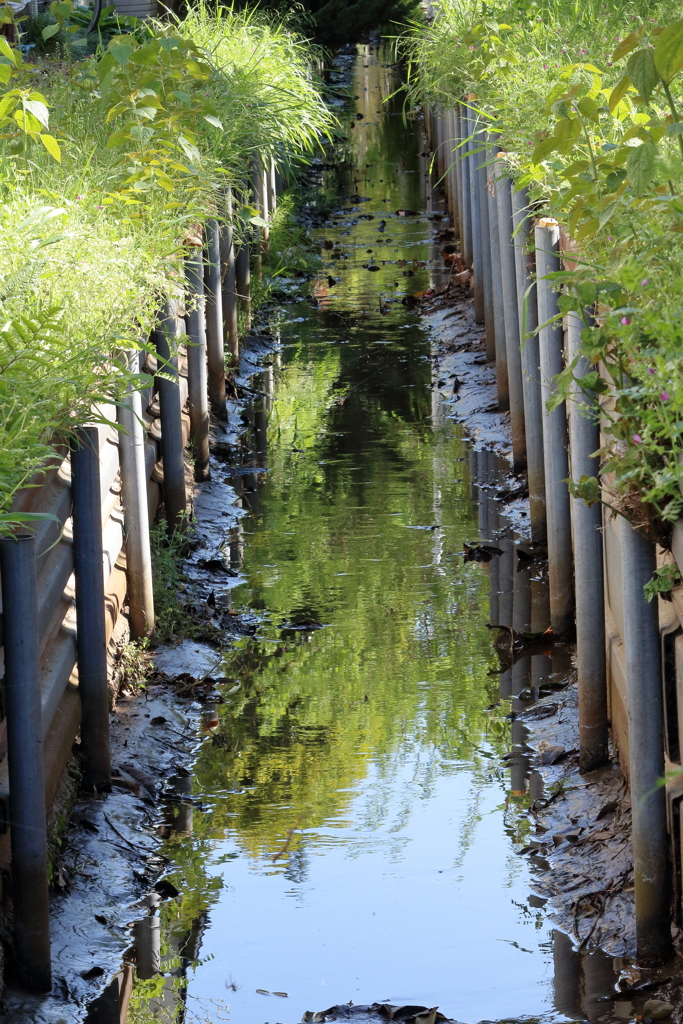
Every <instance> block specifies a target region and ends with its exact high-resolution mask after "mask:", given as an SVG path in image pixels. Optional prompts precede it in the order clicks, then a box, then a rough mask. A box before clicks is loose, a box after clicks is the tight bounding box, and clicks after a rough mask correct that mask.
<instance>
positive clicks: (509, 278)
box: [494, 160, 526, 470]
mask: <svg viewBox="0 0 683 1024" xmlns="http://www.w3.org/2000/svg"><path fill="white" fill-rule="evenodd" d="M494 173H495V175H496V179H497V180H496V210H497V213H498V243H499V246H500V276H501V284H502V290H503V309H504V314H503V318H504V321H505V351H506V353H507V363H508V391H509V397H510V426H511V428H512V462H513V465H514V467H515V469H517V470H521V469H524V467H525V466H526V436H525V433H524V384H523V379H522V356H521V352H520V344H519V307H518V304H517V272H516V269H515V248H514V243H513V239H512V232H513V227H512V182H511V181H510V178H509V177H508V176H507V174H506V167H505V164H504V163H503V161H502V160H496V162H495V164H494Z"/></svg>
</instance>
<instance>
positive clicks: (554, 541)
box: [535, 218, 574, 634]
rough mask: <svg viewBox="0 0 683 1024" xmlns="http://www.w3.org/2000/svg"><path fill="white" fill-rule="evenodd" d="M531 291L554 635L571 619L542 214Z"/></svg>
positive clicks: (552, 242)
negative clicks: (550, 404)
mask: <svg viewBox="0 0 683 1024" xmlns="http://www.w3.org/2000/svg"><path fill="white" fill-rule="evenodd" d="M535 243H536V279H537V283H536V294H537V297H538V319H539V321H540V324H541V326H540V328H539V354H540V366H541V394H542V399H543V401H542V410H543V458H544V465H545V501H546V515H547V523H548V576H549V580H550V622H551V625H552V628H553V632H554V633H555V634H561V633H564V632H566V630H568V629H570V628H571V626H572V625H573V622H574V595H573V590H572V538H571V513H570V508H569V490H568V488H567V484H566V483H565V480H566V479H567V477H568V476H569V459H568V453H567V446H568V438H567V413H566V409H565V403H564V402H562V403H561V404H560V405H558V406H557V408H556V409H553V411H552V412H550V411H549V410H548V407H547V400H548V398H549V397H550V395H551V394H552V392H553V387H554V386H553V377H556V376H557V374H558V373H560V372H561V371H562V370H563V369H564V358H563V347H564V339H563V330H562V321H561V320H557V319H555V320H554V321H553V323H548V321H549V320H552V319H553V318H554V317H557V316H558V314H559V311H560V309H559V305H558V297H557V292H555V291H554V290H553V285H552V283H551V282H550V281H548V280H545V278H546V275H548V274H550V273H554V272H556V271H558V270H559V269H560V256H559V245H560V229H559V227H558V224H557V221H555V220H552V219H550V218H543V219H542V220H540V221H539V222H538V224H537V225H536V228H535Z"/></svg>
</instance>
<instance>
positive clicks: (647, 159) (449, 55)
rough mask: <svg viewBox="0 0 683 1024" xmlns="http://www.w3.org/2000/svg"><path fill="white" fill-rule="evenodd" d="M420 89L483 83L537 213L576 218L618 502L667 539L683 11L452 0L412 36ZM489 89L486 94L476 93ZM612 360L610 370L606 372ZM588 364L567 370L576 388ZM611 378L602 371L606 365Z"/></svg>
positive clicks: (585, 343) (680, 408) (590, 340)
mask: <svg viewBox="0 0 683 1024" xmlns="http://www.w3.org/2000/svg"><path fill="white" fill-rule="evenodd" d="M401 45H402V47H403V50H404V53H405V54H406V56H407V59H408V62H409V68H410V74H411V80H412V82H413V85H412V88H413V95H414V96H415V97H416V98H417V96H418V95H419V94H424V93H426V94H427V96H428V97H429V98H430V99H431V100H432V101H435V102H438V103H441V104H444V105H448V104H451V103H453V102H454V101H456V100H461V99H462V96H463V94H466V93H467V94H469V95H470V96H471V97H472V99H471V100H470V102H471V104H472V106H473V108H474V109H475V111H477V112H478V114H479V116H480V118H481V120H482V122H483V124H484V125H485V126H486V127H488V128H489V129H490V130H495V131H498V132H499V133H500V134H501V140H500V148H501V150H504V151H505V153H506V158H507V161H508V164H509V167H510V173H511V175H512V176H513V177H514V178H515V179H516V183H517V187H522V186H526V187H527V188H528V190H529V195H530V198H531V202H532V206H533V211H534V213H536V214H539V215H542V216H543V215H551V216H554V217H556V218H557V219H558V220H559V221H560V223H561V224H563V225H565V226H566V228H567V232H568V234H569V236H570V237H571V239H572V243H571V246H572V251H571V254H570V255H571V258H572V259H573V260H575V259H576V250H577V248H578V250H579V252H580V260H579V262H578V263H576V265H575V268H574V269H573V270H571V271H569V270H567V271H563V272H562V273H561V274H556V275H553V278H554V279H555V283H556V284H557V286H558V287H561V288H562V289H563V290H564V292H565V294H564V296H563V297H562V298H561V305H562V312H563V314H566V313H568V312H570V311H575V312H576V313H577V314H578V315H581V316H583V311H584V309H585V308H586V307H587V308H588V309H590V310H592V311H593V312H594V313H598V314H599V315H598V316H597V319H596V320H595V321H593V320H592V319H588V320H586V325H585V329H584V330H583V332H582V355H583V356H584V357H586V358H587V359H588V360H589V362H590V363H591V364H592V365H593V366H594V367H595V370H594V371H592V373H591V375H589V376H590V382H589V381H588V380H587V379H586V378H585V377H584V378H583V380H582V381H580V382H578V384H579V387H580V389H581V390H583V391H586V390H587V389H588V390H591V391H592V392H593V393H594V394H598V395H602V396H604V397H601V399H600V401H601V408H602V413H603V420H604V422H605V427H606V429H605V430H604V431H603V434H604V436H605V438H606V443H605V447H604V449H603V450H602V451H601V453H600V455H601V460H602V473H603V475H604V474H610V475H611V477H612V479H613V481H614V484H613V488H612V490H613V496H614V501H615V505H616V507H617V508H618V510H619V511H621V512H624V513H625V514H627V515H628V516H630V517H631V518H634V519H636V520H637V521H638V522H641V521H642V519H643V514H644V515H645V516H646V517H647V519H648V520H649V522H650V528H651V532H652V534H653V535H654V536H656V537H657V538H658V539H660V540H662V541H663V542H664V543H666V542H667V539H668V536H669V535H670V529H671V523H672V522H674V521H675V520H676V519H677V518H678V517H679V516H680V515H681V513H682V512H683V475H682V472H681V467H682V466H683V443H682V441H681V436H682V429H681V428H682V426H683V392H682V391H681V389H680V386H679V380H680V378H681V372H682V371H683V362H682V358H683V329H682V327H681V324H682V322H683V309H681V298H680V296H681V274H680V269H679V268H680V266H681V262H682V261H683V238H682V235H683V196H682V193H683V119H682V117H681V115H682V113H683V75H681V72H682V71H683V22H682V21H680V20H679V18H678V11H677V8H676V7H675V6H674V5H673V4H671V3H670V2H668V0H657V2H653V3H649V4H646V5H638V7H635V6H633V5H632V4H631V3H630V2H626V3H621V2H615V0H610V2H608V3H607V4H605V5H604V6H602V7H601V8H598V7H597V5H593V4H592V3H588V4H585V5H582V6H581V8H580V9H579V8H577V6H576V5H574V4H571V3H568V2H566V0H557V2H556V3H552V4H547V3H544V2H542V0H536V2H534V3H533V4H531V5H521V4H517V3H514V2H508V0H502V2H495V0H494V3H492V4H490V5H487V9H486V15H483V14H482V11H481V9H480V8H479V6H478V5H477V4H475V3H470V2H469V0H464V2H461V0H444V2H443V3H441V4H440V5H439V8H438V12H437V17H436V19H435V21H434V23H433V24H432V25H430V26H427V27H425V26H424V25H420V26H417V25H416V26H415V28H414V30H413V32H412V34H411V35H410V36H409V37H407V38H406V39H405V40H404V41H403V42H402V44H401ZM475 97H476V98H475ZM598 367H601V368H602V369H601V373H600V374H598ZM573 374H574V368H573V367H570V368H568V370H567V371H565V373H564V374H562V375H561V377H560V378H559V379H558V381H557V392H556V395H555V396H554V397H553V398H552V399H551V404H552V402H553V401H554V402H555V403H557V402H558V401H563V400H565V399H568V398H572V397H575V396H576V383H577V382H576V381H575V380H574V379H573ZM600 377H602V380H601V382H600V383H598V380H599V378H600Z"/></svg>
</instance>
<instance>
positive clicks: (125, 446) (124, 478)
mask: <svg viewBox="0 0 683 1024" xmlns="http://www.w3.org/2000/svg"><path fill="white" fill-rule="evenodd" d="M127 358H128V359H129V360H130V364H131V365H130V369H131V370H132V371H134V372H137V370H138V369H139V353H138V352H132V353H129V354H128V356H127ZM117 416H118V421H119V424H120V426H121V428H122V429H121V430H120V431H119V459H120V462H121V499H122V501H123V510H124V526H125V531H126V578H127V581H128V609H129V621H130V635H131V637H132V638H133V640H138V639H140V638H141V637H149V636H152V634H153V633H154V590H153V587H152V555H151V550H150V543H149V507H148V504H147V469H146V466H145V441H146V432H145V428H144V424H143V422H142V402H141V398H140V392H139V391H138V390H137V389H136V388H135V387H134V386H133V384H132V382H131V383H129V385H128V388H127V391H126V400H125V403H123V404H121V405H120V406H119V407H118V411H117Z"/></svg>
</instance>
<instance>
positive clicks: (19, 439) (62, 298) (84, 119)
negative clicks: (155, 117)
mask: <svg viewBox="0 0 683 1024" xmlns="http://www.w3.org/2000/svg"><path fill="white" fill-rule="evenodd" d="M139 33H140V34H141V35H142V37H143V38H145V39H147V40H150V39H155V38H156V39H165V38H169V37H170V36H172V35H173V34H175V35H176V36H182V37H184V38H186V39H190V40H192V41H193V42H194V43H195V44H196V45H197V46H199V47H200V48H201V49H202V50H203V51H205V59H206V61H208V63H209V66H210V76H209V79H208V81H206V82H204V83H203V86H202V88H203V89H204V90H205V92H206V95H207V97H208V99H209V100H210V101H212V102H213V105H214V106H215V108H216V109H217V111H218V113H219V119H218V121H219V125H220V127H219V128H217V127H216V125H210V124H209V123H208V122H206V121H205V120H204V119H203V118H198V119H197V124H196V125H195V126H194V128H195V129H196V138H197V146H196V149H197V151H198V158H196V159H195V160H194V162H193V163H192V164H191V165H190V164H189V163H188V167H189V168H190V170H191V172H192V173H179V174H178V176H177V178H176V179H175V182H174V187H173V189H172V192H171V193H170V194H169V192H168V191H167V190H164V189H163V188H161V187H158V186H156V185H155V184H154V183H153V182H152V183H151V184H150V183H149V182H146V183H145V187H144V188H139V189H138V190H137V191H133V190H131V189H130V188H127V189H126V188H123V187H122V185H121V182H122V177H125V161H124V166H123V167H122V164H121V152H120V151H119V150H117V149H115V148H113V147H111V146H110V145H108V140H109V138H110V136H111V133H112V131H113V130H115V129H116V128H117V124H118V122H119V121H120V120H121V118H120V117H119V118H118V121H117V118H116V117H115V118H114V119H113V121H112V122H111V123H107V120H106V113H107V111H106V109H104V108H103V106H102V103H101V102H100V101H99V99H98V95H97V93H96V92H93V85H92V83H93V81H96V77H95V75H94V72H96V70H97V64H98V61H100V60H101V59H102V58H103V56H105V55H103V53H102V52H100V53H99V54H97V55H95V56H93V57H90V58H87V59H86V60H84V61H82V62H80V63H79V64H76V65H74V68H73V70H72V73H71V74H69V75H66V74H65V72H64V65H63V64H57V65H54V64H50V63H49V62H45V63H43V64H41V65H40V66H39V67H38V68H37V69H36V72H34V73H32V75H31V78H30V84H31V86H32V87H34V88H35V86H36V85H37V87H38V88H39V89H40V91H41V92H42V94H43V95H44V96H45V98H46V100H47V103H48V105H49V107H50V126H49V128H50V132H51V133H52V134H53V135H54V136H56V137H57V138H58V139H59V142H60V146H61V163H58V162H56V161H55V160H54V159H53V158H52V157H51V156H50V155H49V154H48V153H47V152H46V151H45V150H44V148H43V147H42V146H40V145H39V144H35V145H30V144H28V140H24V141H25V142H26V143H27V144H26V145H24V146H23V147H17V145H16V144H15V142H13V141H12V140H7V139H5V140H3V141H0V198H1V199H2V204H3V205H2V210H0V315H1V316H2V323H3V325H4V326H3V327H2V329H0V531H2V530H7V529H10V528H11V526H12V523H11V522H8V521H7V513H8V512H9V510H10V508H11V505H12V501H13V496H14V494H15V493H16V491H17V489H18V488H19V487H21V486H22V485H23V483H24V482H25V481H26V480H27V479H28V478H29V477H30V476H31V475H32V474H33V473H34V472H35V471H36V469H38V468H39V467H40V465H41V464H43V462H44V460H45V458H46V456H47V455H48V454H49V452H50V451H51V445H52V444H53V442H54V441H55V440H56V439H58V438H59V437H61V436H63V434H64V433H65V432H67V433H68V431H69V430H70V429H72V428H73V427H74V426H75V425H77V424H79V423H82V422H84V421H87V420H88V419H89V418H91V416H92V412H91V409H92V406H93V404H95V403H97V402H100V401H103V400H104V401H117V400H119V399H120V398H121V396H122V395H123V393H124V390H125V386H126V379H125V375H124V372H123V371H122V370H120V369H119V366H118V362H119V361H117V353H118V352H119V351H120V350H121V349H124V348H131V347H134V346H136V345H138V344H139V343H140V340H141V339H144V338H145V337H146V336H147V335H148V334H149V330H150V327H151V325H152V322H153V318H154V314H155V310H156V308H157V306H158V303H159V300H160V297H161V296H162V295H163V294H164V292H166V291H167V290H168V289H169V288H170V287H173V286H174V285H175V286H176V287H177V284H178V281H179V278H180V275H181V274H182V256H183V251H184V241H185V238H186V235H187V234H188V232H195V231H196V226H197V224H200V223H201V222H202V221H203V220H205V219H206V218H207V217H209V216H216V215H219V216H220V215H221V211H222V206H221V201H222V195H223V193H224V189H225V186H226V185H229V184H231V183H236V182H238V181H239V180H243V179H245V178H246V177H247V174H248V164H249V159H250V156H251V155H252V154H253V153H254V152H256V151H257V150H260V151H261V152H268V153H271V154H272V155H273V156H274V157H275V159H276V160H277V161H278V163H279V164H280V165H282V166H288V167H292V166H293V165H295V164H296V162H297V161H298V160H300V159H306V156H307V154H309V153H310V152H311V151H312V150H313V149H314V148H315V146H316V145H317V143H318V140H319V139H320V138H321V137H322V136H324V135H325V134H326V133H329V130H330V128H331V126H332V124H333V118H332V116H331V115H330V114H329V113H328V110H327V108H326V106H325V104H324V102H323V99H322V95H321V92H320V89H319V88H318V83H317V82H316V80H315V78H314V77H313V75H312V74H311V72H310V70H309V68H310V64H311V57H312V55H311V51H310V50H309V48H308V46H307V44H306V42H305V41H304V40H302V39H300V38H299V37H297V36H296V35H295V34H293V33H292V32H291V31H290V30H289V29H288V28H287V27H286V25H285V24H283V23H278V22H276V21H273V20H271V19H266V18H263V17H259V16H257V15H255V14H248V13H241V12H235V11H232V10H230V9H227V8H224V7H221V6H219V5H216V7H215V8H213V9H211V8H209V6H208V4H207V3H205V2H202V3H201V4H200V5H199V6H198V7H197V8H195V9H193V10H192V11H191V12H190V14H189V15H188V17H187V18H186V19H185V20H183V21H177V22H176V23H175V24H173V25H170V26H169V25H168V24H162V23H153V24H148V25H145V26H142V27H141V28H140V29H139ZM128 38H130V37H128ZM123 42H124V43H125V39H124V40H123ZM114 43H116V40H114ZM110 45H111V44H110ZM142 70H144V69H142ZM142 70H141V74H142ZM188 82H190V78H188ZM191 84H192V87H193V88H194V85H195V83H194V82H192V83H191ZM177 89H178V91H179V95H180V96H182V95H183V93H182V89H183V82H182V80H180V81H178V83H177ZM186 89H187V90H188V92H189V91H190V90H189V87H188V86H186ZM178 103H179V104H182V103H183V100H182V99H178ZM181 169H182V168H181ZM122 172H123V174H122Z"/></svg>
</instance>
